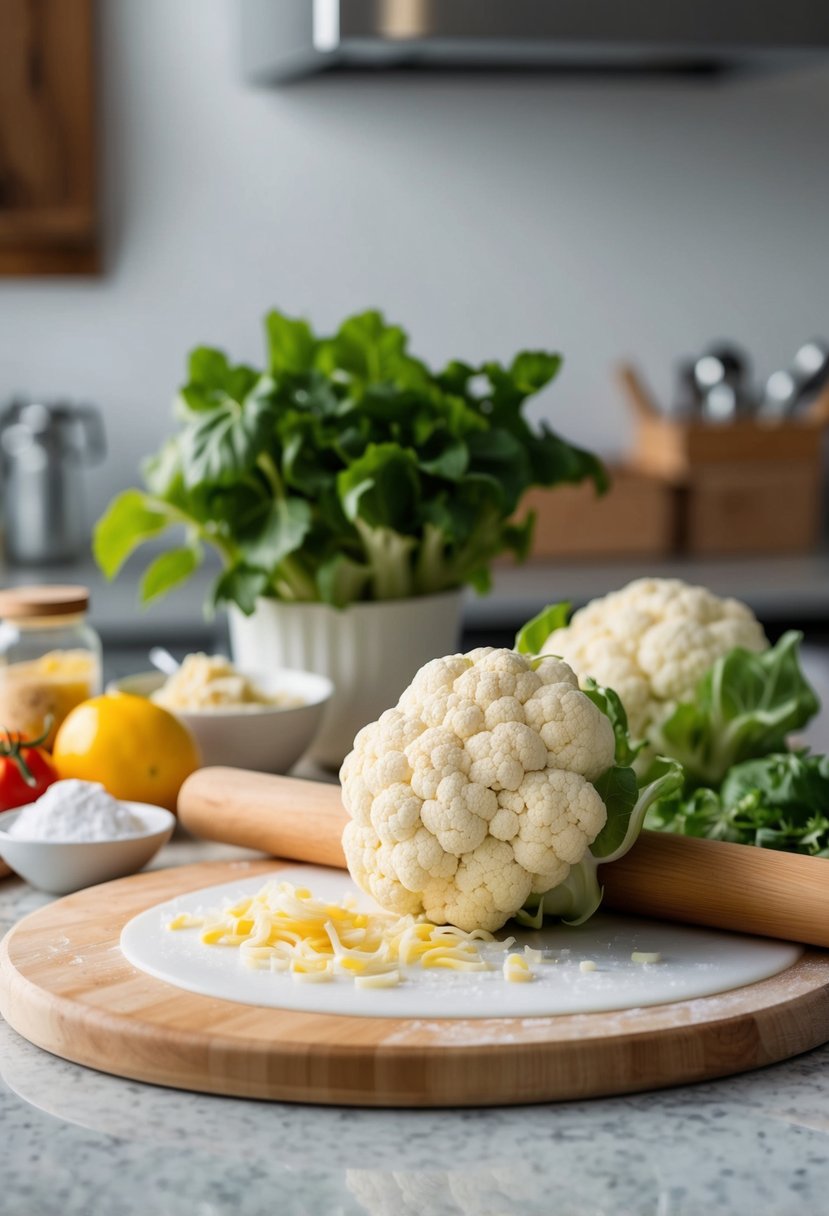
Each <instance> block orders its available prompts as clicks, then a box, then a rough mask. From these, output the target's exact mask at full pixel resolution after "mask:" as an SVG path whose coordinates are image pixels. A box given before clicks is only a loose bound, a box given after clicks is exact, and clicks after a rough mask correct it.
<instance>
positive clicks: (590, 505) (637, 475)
mask: <svg viewBox="0 0 829 1216" xmlns="http://www.w3.org/2000/svg"><path fill="white" fill-rule="evenodd" d="M610 473H611V477H612V479H613V481H612V485H611V487H610V489H609V490H608V492H607V493H606V494H604V495H603V496H602V497H597V495H596V492H595V490H594V489H593V486H592V485H579V486H556V487H555V489H552V490H531V491H530V492H529V493H528V494H527V495H526V497H525V498H524V499H523V501H522V505H521V511H520V518H523V517H524V516H525V515H526V514H527V512H528V511H531V510H532V511H535V513H536V516H537V518H536V525H535V538H534V542H533V548H532V557H575V558H578V557H638V556H650V557H658V556H664V555H665V554H667V553H670V552H672V550H673V548H674V538H675V530H676V511H675V498H676V495H675V493H674V491H673V489H672V487H671V486H669V485H667V484H666V482H665V481H664V479H663V478H659V477H653V476H652V475H651V474H649V473H643V472H641V471H638V470H636V469H630V468H626V467H617V468H615V469H613V468H612V469H611V470H610Z"/></svg>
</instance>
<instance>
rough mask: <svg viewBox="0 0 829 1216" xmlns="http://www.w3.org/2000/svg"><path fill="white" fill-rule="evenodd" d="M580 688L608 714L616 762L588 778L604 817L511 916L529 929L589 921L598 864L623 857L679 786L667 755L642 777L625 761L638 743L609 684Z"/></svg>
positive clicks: (598, 894) (597, 896) (597, 889)
mask: <svg viewBox="0 0 829 1216" xmlns="http://www.w3.org/2000/svg"><path fill="white" fill-rule="evenodd" d="M585 692H586V693H587V695H588V696H589V697H590V699H591V700H592V701H593V703H594V704H595V705H597V706H598V707H599V709H600V710H601V711H602V713H604V714H606V715H607V717H608V718H609V719H610V722H611V725H612V726H613V733H614V735H615V736H616V757H615V759H616V763H615V764H614V765H613V766H612V767H611V768H609V769H607V771H606V772H604V773H602V775H601V776H600V777H599V778H598V779H597V780H596V781H594V782H593V785H594V787H595V788H596V790H597V791H598V793H599V794H600V795H601V798H602V801H603V802H604V804H605V807H606V809H607V821H606V823H605V825H604V827H603V828H602V830H601V832H599V834H598V836H597V837H596V839H595V840H594V841H593V844H592V845H591V846H590V850H589V851H588V853H587V854H586V855H585V856H584V857H583V858H582V860H581V861H580V862H579V864H578V865H576V866H573V867H572V868H571V870H570V874H569V875H568V877H567V879H566V881H565V882H563V883H561V884H560V885H559V886H557V887H554V888H553V890H552V891H548V892H547V893H546V894H544V895H532V896H530V898H529V899H528V900H527V903H526V904H525V905H524V908H523V909H522V910H521V912H519V914H518V917H517V919H518V920H519V921H520V922H521V923H522V924H524V925H527V926H529V927H531V928H536V929H537V928H540V927H541V923H542V921H543V919H544V917H545V916H551V917H556V918H558V919H560V920H563V921H565V922H566V923H567V924H572V925H580V924H583V923H584V921H586V920H589V919H590V917H591V916H592V915H593V913H594V912H595V911H596V909H597V908H598V907H599V905H600V904H601V902H602V888H601V886H600V885H599V878H598V868H599V865H607V864H609V863H610V862H614V861H618V860H619V858H620V857H624V856H625V854H626V853H627V852H628V851H629V850H630V849H631V848H632V847H633V845H634V844H635V843H636V841H637V839H638V838H639V833H640V832H641V831H642V826H643V824H644V822H645V816H646V815H647V814H648V812H649V811H651V810H652V808H654V807H661V805H662V803H663V800H665V799H667V800H668V801H669V802H671V803H672V801H673V800H674V799H675V798H676V797H677V796H678V795H679V794H680V792H681V790H682V785H683V779H684V774H683V771H682V766H681V765H680V764H679V763H678V762H677V761H676V760H673V759H670V758H669V757H667V756H657V757H656V759H655V760H653V761H652V763H651V765H650V767H649V768H648V771H647V772H646V774H645V775H644V777H642V778H641V779H640V778H638V777H637V774H636V772H635V770H634V769H633V768H632V767H631V764H632V762H633V760H634V759H635V758H636V756H637V754H638V752H639V750H640V748H641V746H642V745H641V744H634V743H632V742H631V739H630V736H629V734H628V728H627V715H626V714H625V710H624V706H623V705H622V702H621V701H620V700H619V698H618V696H617V695H616V693H615V692H614V691H613V689H612V688H602V687H601V686H600V685H599V684H597V683H596V682H595V680H590V681H588V686H587V687H586V688H585Z"/></svg>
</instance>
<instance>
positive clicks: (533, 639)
mask: <svg viewBox="0 0 829 1216" xmlns="http://www.w3.org/2000/svg"><path fill="white" fill-rule="evenodd" d="M572 609H573V605H572V604H570V603H568V602H567V601H564V602H562V603H560V604H548V605H547V607H546V608H542V609H541V611H540V612H539V613H538V614H537V615H536V616H534V617H533V618H532V620H529V621H527V623H526V625H524V626H523V628H521V629H520V630H519V631H518V633H517V634H516V636H515V649H516V650H517V651H518V653H519V654H540V653H541V647H542V646H543V645H544V643H545V642H546V641H547V638H548V637H549V636H550V634H551V633H553V632H554V631H555V630H556V629H563V628H564V626H565V625H566V624H567V622H568V621H569V619H570V613H571V611H572Z"/></svg>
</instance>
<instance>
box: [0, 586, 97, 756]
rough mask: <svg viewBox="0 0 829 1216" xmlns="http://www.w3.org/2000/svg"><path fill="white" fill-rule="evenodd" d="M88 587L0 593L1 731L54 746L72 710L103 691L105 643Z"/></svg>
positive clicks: (17, 590)
mask: <svg viewBox="0 0 829 1216" xmlns="http://www.w3.org/2000/svg"><path fill="white" fill-rule="evenodd" d="M88 608H89V591H88V590H87V588H86V587H76V586H63V585H62V586H58V585H54V586H43V587H8V588H5V589H3V590H0V728H3V729H5V730H11V731H19V732H20V733H21V734H22V735H24V736H25V737H26V738H28V739H36V738H39V737H40V736H41V735H43V734H44V733H45V731H46V729H47V727H48V730H49V734H48V738H47V740H46V746H47V747H48V746H51V743H52V741H53V740H54V737H55V733H56V731H57V728H58V727H59V726H60V724H61V722H62V721H63V719H64V718H65V717H66V715H67V714H68V713H69V711H70V710H71V709H74V707H75V706H76V705H79V704H80V702H81V701H86V700H87V699H88V698H89V697H94V696H96V695H97V694H98V693H99V692H100V691H101V639H100V638H99V637H98V634H97V633H96V632H95V630H94V629H93V628H92V627H91V626H90V625H89V623H88V622H87V619H86V614H87V611H88Z"/></svg>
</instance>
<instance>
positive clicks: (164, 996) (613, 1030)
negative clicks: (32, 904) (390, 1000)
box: [0, 861, 829, 1107]
mask: <svg viewBox="0 0 829 1216" xmlns="http://www.w3.org/2000/svg"><path fill="white" fill-rule="evenodd" d="M280 868H282V866H281V864H280V863H279V862H274V861H261V862H243V863H238V862H237V863H228V862H212V863H205V864H201V865H195V866H186V867H182V868H179V869H173V870H159V871H154V872H151V873H147V874H140V875H136V876H133V877H131V878H124V879H119V880H118V881H116V882H111V883H107V884H105V885H102V886H99V887H93V888H90V889H89V890H86V891H81V892H78V893H77V894H76V895H70V896H68V897H66V898H65V899H62V900H59V901H58V902H56V903H53V904H50V905H48V906H47V907H45V908H42V909H41V910H40V911H38V912H35V913H33V914H32V915H30V916H28V917H26V918H25V920H23V921H21V922H20V924H19V925H17V926H16V928H14V929H13V930H12V931H11V932H10V933H9V934H8V935H7V937H6V939H5V941H4V942H3V943H2V946H0V1012H1V1013H2V1014H3V1016H4V1017H5V1018H6V1020H7V1021H8V1022H9V1024H10V1025H11V1026H12V1027H14V1029H15V1030H17V1031H18V1032H19V1033H20V1034H21V1035H23V1036H24V1037H25V1038H27V1039H29V1040H30V1041H31V1042H32V1043H35V1044H36V1045H37V1046H39V1047H42V1048H44V1049H45V1050H47V1051H50V1052H52V1053H53V1054H55V1055H58V1056H61V1057H63V1058H64V1059H67V1060H72V1061H74V1062H75V1063H78V1064H85V1065H88V1066H89V1067H92V1068H96V1069H99V1070H101V1071H103V1072H108V1073H114V1074H115V1075H116V1076H122V1077H127V1078H130V1079H134V1080H138V1081H148V1082H152V1083H154V1084H158V1085H169V1086H173V1087H175V1088H178V1089H190V1090H197V1091H200V1092H205V1093H217V1094H226V1095H233V1096H236V1097H250V1098H266V1099H272V1100H277V1101H288V1102H314V1103H323V1104H343V1105H353V1106H407V1107H419V1106H484V1105H490V1106H494V1105H510V1104H516V1103H523V1102H545V1101H552V1100H558V1099H566V1098H585V1097H594V1096H598V1095H607V1094H617V1093H630V1092H633V1091H636V1090H645V1089H657V1088H662V1087H665V1086H669V1085H679V1084H683V1083H687V1082H690V1081H699V1080H704V1079H708V1078H712V1077H719V1076H727V1075H728V1074H731V1073H736V1072H743V1071H745V1070H747V1069H750V1068H757V1067H760V1066H762V1065H764V1064H771V1063H774V1062H775V1061H777V1060H782V1059H786V1058H787V1057H789V1056H792V1055H797V1054H798V1053H799V1052H803V1051H808V1050H809V1049H810V1048H812V1047H816V1046H818V1045H819V1044H821V1043H824V1042H826V1041H827V1039H829V955H827V954H825V953H823V952H820V951H808V952H807V953H805V954H804V955H802V956H801V958H800V959H799V960H798V961H797V962H796V963H795V964H794V965H793V966H791V967H789V968H788V969H787V970H786V971H783V972H781V973H780V974H779V975H777V976H774V977H772V978H771V979H767V980H762V981H761V982H759V983H756V984H751V985H749V986H747V987H744V988H739V989H735V990H734V991H732V992H727V993H724V994H721V995H719V996H713V997H702V998H698V999H696V1000H688V1001H678V1002H675V1003H673V1004H668V1005H657V1006H652V1007H650V1008H645V1009H642V1008H639V1009H629V1010H623V1011H619V1012H610V1013H590V1014H568V1015H560V1016H556V1017H533V1018H480V1017H477V1018H469V1019H457V1018H453V1019H434V1020H431V1019H430V1020H423V1019H403V1018H383V1017H370V1018H366V1017H345V1016H334V1015H330V1014H322V1013H307V1012H299V1011H291V1010H283V1009H272V1008H261V1007H258V1006H252V1005H243V1004H238V1003H236V1002H232V1001H226V1000H219V999H216V998H213V997H205V996H200V995H197V994H196V993H192V992H187V991H184V990H182V989H179V988H175V987H172V986H170V985H169V984H166V983H163V982H162V981H160V980H157V979H154V978H153V977H152V976H150V975H147V974H145V973H144V972H142V971H138V970H136V969H135V968H134V967H133V966H132V965H131V964H130V963H128V962H127V960H126V959H125V958H124V956H123V955H122V953H121V950H120V947H119V939H120V934H121V930H122V929H123V927H124V925H125V924H126V923H127V922H128V921H129V920H131V919H132V918H133V917H134V916H136V915H137V914H138V913H140V912H142V911H144V910H145V909H147V908H150V907H152V906H153V905H155V904H159V903H163V902H165V901H167V900H169V899H172V898H174V897H175V896H177V895H181V894H183V893H185V892H188V891H195V890H199V889H201V888H203V887H209V886H213V885H216V884H219V883H225V882H233V881H236V880H238V879H242V878H245V879H247V878H250V877H251V876H255V875H259V874H267V873H273V872H275V871H277V870H279V869H280Z"/></svg>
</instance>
